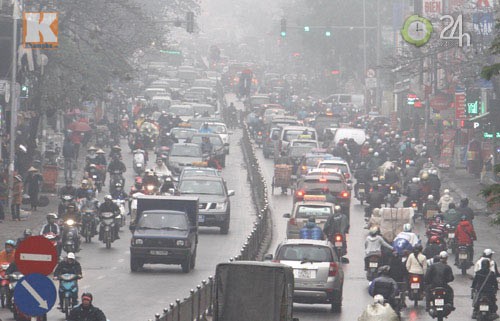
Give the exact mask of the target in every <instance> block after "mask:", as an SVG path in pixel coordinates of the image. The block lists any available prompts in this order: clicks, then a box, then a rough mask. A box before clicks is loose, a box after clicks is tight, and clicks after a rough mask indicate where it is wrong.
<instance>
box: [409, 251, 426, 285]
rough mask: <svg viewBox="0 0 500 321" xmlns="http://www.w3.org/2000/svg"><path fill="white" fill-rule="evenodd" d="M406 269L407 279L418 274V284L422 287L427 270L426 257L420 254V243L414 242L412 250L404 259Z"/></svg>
mask: <svg viewBox="0 0 500 321" xmlns="http://www.w3.org/2000/svg"><path fill="white" fill-rule="evenodd" d="M406 269H407V270H408V276H409V280H411V277H412V276H413V275H418V276H420V286H421V288H423V284H422V283H423V281H424V275H425V272H427V257H426V256H425V255H423V254H422V245H421V244H416V245H415V246H414V247H413V252H412V253H411V254H410V255H408V259H407V260H406Z"/></svg>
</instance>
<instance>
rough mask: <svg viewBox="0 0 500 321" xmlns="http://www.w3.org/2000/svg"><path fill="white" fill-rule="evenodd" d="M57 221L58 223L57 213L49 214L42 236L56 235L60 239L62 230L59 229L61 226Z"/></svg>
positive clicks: (41, 231) (41, 232)
mask: <svg viewBox="0 0 500 321" xmlns="http://www.w3.org/2000/svg"><path fill="white" fill-rule="evenodd" d="M56 221H57V214H56V213H49V214H47V224H44V225H43V226H42V229H41V230H40V235H45V234H49V233H54V234H55V235H56V237H59V235H61V229H60V227H59V224H57V223H56Z"/></svg>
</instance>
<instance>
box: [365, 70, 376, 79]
mask: <svg viewBox="0 0 500 321" xmlns="http://www.w3.org/2000/svg"><path fill="white" fill-rule="evenodd" d="M366 77H368V78H373V77H375V70H373V69H368V70H367V71H366Z"/></svg>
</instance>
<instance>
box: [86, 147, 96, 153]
mask: <svg viewBox="0 0 500 321" xmlns="http://www.w3.org/2000/svg"><path fill="white" fill-rule="evenodd" d="M96 150H97V148H95V147H94V146H90V147H89V148H88V149H87V151H89V152H95V151H96Z"/></svg>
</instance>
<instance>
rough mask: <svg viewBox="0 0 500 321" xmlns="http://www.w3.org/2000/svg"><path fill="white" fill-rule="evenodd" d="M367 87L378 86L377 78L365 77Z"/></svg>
mask: <svg viewBox="0 0 500 321" xmlns="http://www.w3.org/2000/svg"><path fill="white" fill-rule="evenodd" d="M365 86H366V88H377V78H365Z"/></svg>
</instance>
